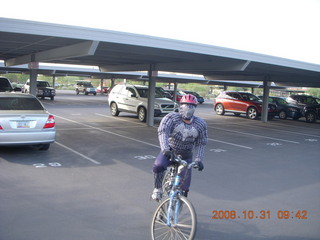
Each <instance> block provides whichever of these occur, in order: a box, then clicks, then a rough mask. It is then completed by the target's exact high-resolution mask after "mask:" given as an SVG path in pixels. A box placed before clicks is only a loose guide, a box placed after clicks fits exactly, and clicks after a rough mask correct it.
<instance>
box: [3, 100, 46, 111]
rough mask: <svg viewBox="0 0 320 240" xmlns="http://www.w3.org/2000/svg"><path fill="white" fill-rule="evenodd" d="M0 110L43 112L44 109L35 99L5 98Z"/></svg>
mask: <svg viewBox="0 0 320 240" xmlns="http://www.w3.org/2000/svg"><path fill="white" fill-rule="evenodd" d="M0 110H43V107H42V105H41V103H40V102H39V101H38V100H37V99H35V98H22V97H19V98H13V97H5V98H1V99H0Z"/></svg>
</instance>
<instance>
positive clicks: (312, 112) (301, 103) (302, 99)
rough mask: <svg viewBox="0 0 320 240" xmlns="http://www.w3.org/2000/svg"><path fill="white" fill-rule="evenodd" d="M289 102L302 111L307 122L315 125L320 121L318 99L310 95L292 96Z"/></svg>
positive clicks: (288, 99)
mask: <svg viewBox="0 0 320 240" xmlns="http://www.w3.org/2000/svg"><path fill="white" fill-rule="evenodd" d="M287 101H288V102H289V103H291V104H294V105H296V106H298V107H300V108H301V109H302V116H304V117H305V118H306V122H309V123H313V122H315V121H316V120H317V119H320V104H319V102H318V101H317V98H315V97H313V96H309V95H291V96H290V97H288V98H287Z"/></svg>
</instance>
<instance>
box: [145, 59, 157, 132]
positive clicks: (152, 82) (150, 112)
mask: <svg viewBox="0 0 320 240" xmlns="http://www.w3.org/2000/svg"><path fill="white" fill-rule="evenodd" d="M154 69H155V65H153V64H151V65H150V69H149V71H148V76H149V91H148V109H147V125H148V126H150V127H153V126H154V100H155V90H156V77H157V75H158V71H154Z"/></svg>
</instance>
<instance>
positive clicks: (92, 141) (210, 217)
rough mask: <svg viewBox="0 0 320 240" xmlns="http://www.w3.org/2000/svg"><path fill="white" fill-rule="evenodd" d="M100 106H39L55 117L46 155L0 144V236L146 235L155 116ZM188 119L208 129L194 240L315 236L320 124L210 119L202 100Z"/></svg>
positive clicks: (319, 228)
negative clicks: (147, 118)
mask: <svg viewBox="0 0 320 240" xmlns="http://www.w3.org/2000/svg"><path fill="white" fill-rule="evenodd" d="M106 100H107V98H106V96H101V95H97V96H92V95H89V96H85V95H76V94H75V93H73V92H72V93H70V94H69V93H62V92H58V94H57V96H56V98H55V101H50V100H43V101H42V102H43V103H44V105H45V106H46V108H47V109H48V110H49V111H50V112H51V113H52V114H54V115H55V117H56V128H57V139H56V142H55V143H54V144H52V145H51V147H50V149H49V150H48V151H46V152H40V151H37V150H35V149H33V148H31V147H18V148H12V147H11V148H4V147H2V148H0V202H1V204H0V239H6V240H35V239H46V240H58V239H59V240H61V239H63V240H75V239H77V240H89V239H90V240H106V239H131V240H143V239H150V222H151V217H152V214H153V211H154V210H155V208H156V206H157V203H155V202H153V201H151V200H150V194H151V191H152V188H153V174H152V171H151V169H152V164H153V161H154V158H155V156H156V155H157V154H158V152H159V150H160V148H159V144H158V138H157V126H158V124H159V122H160V120H161V118H156V120H155V126H154V127H147V126H146V125H145V124H143V123H141V122H139V120H138V119H137V117H135V116H134V115H131V114H126V113H120V115H119V117H112V116H111V114H110V111H109V109H108V107H107V101H106ZM196 115H198V116H200V117H202V118H203V119H205V120H206V122H207V124H208V133H209V142H208V145H207V148H206V152H205V159H204V165H205V170H204V171H203V172H197V171H194V173H193V181H192V186H191V192H190V197H189V199H190V200H191V202H192V203H193V205H194V206H195V209H196V212H197V216H198V230H197V235H196V239H219V240H233V239H237V240H239V239H240V240H242V239H243V240H262V239H271V240H314V239H320V174H319V173H320V161H319V152H320V151H319V149H320V148H319V146H320V122H319V121H318V122H317V123H314V124H308V123H305V122H304V120H303V119H301V120H298V121H293V120H279V119H274V120H272V121H269V122H268V123H262V122H261V121H258V120H249V119H246V118H245V117H235V116H233V115H232V114H229V115H225V116H217V115H216V114H215V113H214V111H213V108H212V104H211V103H210V102H207V103H204V104H202V105H200V106H199V107H198V108H197V110H196ZM230 213H232V214H236V215H233V216H236V217H232V219H231V218H228V217H227V215H228V214H230Z"/></svg>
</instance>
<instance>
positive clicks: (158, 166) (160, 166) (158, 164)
mask: <svg viewBox="0 0 320 240" xmlns="http://www.w3.org/2000/svg"><path fill="white" fill-rule="evenodd" d="M176 155H181V156H182V159H183V160H185V161H186V162H187V163H191V162H192V153H191V152H187V153H179V154H176ZM170 165H171V161H170V160H169V159H168V158H167V157H166V156H164V155H163V153H162V152H160V153H159V154H158V156H157V157H156V160H155V161H154V164H153V172H154V173H155V181H156V182H157V181H158V184H157V183H156V184H155V185H158V187H160V186H159V184H160V183H162V179H158V178H157V175H158V176H159V177H160V176H161V178H163V172H164V171H165V170H166V169H167V167H168V166H170ZM186 171H187V173H186ZM185 174H187V175H186V177H185V178H184V180H183V182H182V190H183V191H189V187H190V184H191V169H188V170H184V171H182V173H181V176H184V175H185Z"/></svg>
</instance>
